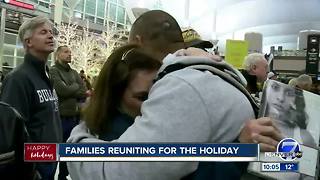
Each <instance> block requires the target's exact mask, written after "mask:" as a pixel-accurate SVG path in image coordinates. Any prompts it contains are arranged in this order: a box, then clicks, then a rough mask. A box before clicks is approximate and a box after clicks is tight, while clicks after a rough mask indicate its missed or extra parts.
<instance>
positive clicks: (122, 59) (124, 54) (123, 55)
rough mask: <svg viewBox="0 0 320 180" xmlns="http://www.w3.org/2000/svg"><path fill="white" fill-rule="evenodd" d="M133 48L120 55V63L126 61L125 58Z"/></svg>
mask: <svg viewBox="0 0 320 180" xmlns="http://www.w3.org/2000/svg"><path fill="white" fill-rule="evenodd" d="M134 49H135V48H131V49H129V50H128V51H126V52H125V53H123V54H122V57H121V61H124V60H125V59H126V57H127V56H128V54H129V53H130V52H131V51H133V50H134Z"/></svg>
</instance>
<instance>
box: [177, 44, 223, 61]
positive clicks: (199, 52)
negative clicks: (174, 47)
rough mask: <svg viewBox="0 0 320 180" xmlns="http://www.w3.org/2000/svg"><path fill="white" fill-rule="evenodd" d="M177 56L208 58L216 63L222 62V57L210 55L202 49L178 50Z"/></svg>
mask: <svg viewBox="0 0 320 180" xmlns="http://www.w3.org/2000/svg"><path fill="white" fill-rule="evenodd" d="M175 54H176V56H201V57H208V58H210V59H212V60H214V61H217V62H220V61H222V58H221V57H220V56H217V55H214V54H211V53H208V52H206V51H204V50H202V49H199V48H194V47H189V48H188V49H181V50H178V51H177V52H176V53H175Z"/></svg>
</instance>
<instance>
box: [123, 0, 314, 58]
mask: <svg viewBox="0 0 320 180" xmlns="http://www.w3.org/2000/svg"><path fill="white" fill-rule="evenodd" d="M159 2H160V4H161V7H162V9H163V10H165V11H167V12H169V13H170V14H172V15H173V16H174V17H175V18H176V19H177V20H178V22H179V24H180V25H181V26H182V27H183V26H184V27H186V26H191V27H193V28H195V29H196V30H197V31H198V32H199V33H200V34H201V35H202V36H203V38H207V39H215V38H217V39H219V44H218V45H219V47H220V48H222V49H223V48H224V46H225V45H224V43H225V40H226V39H243V38H244V33H245V32H260V33H262V34H263V46H264V52H269V47H270V46H271V45H275V46H278V45H281V46H283V49H296V48H297V38H298V33H299V31H301V30H320V11H319V7H320V1H319V0H175V1H172V0H161V1H157V0H154V1H147V0H145V1H143V0H140V1H135V2H133V1H131V0H127V3H128V5H129V6H131V7H137V6H140V7H141V6H142V7H146V8H153V7H152V6H153V5H154V4H155V3H159ZM188 6H189V8H188Z"/></svg>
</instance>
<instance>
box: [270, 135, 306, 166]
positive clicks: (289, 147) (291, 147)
mask: <svg viewBox="0 0 320 180" xmlns="http://www.w3.org/2000/svg"><path fill="white" fill-rule="evenodd" d="M265 157H280V158H281V159H282V160H284V161H294V160H296V159H297V158H301V157H302V152H301V147H300V145H299V143H298V141H296V140H294V139H292V138H285V139H282V140H281V141H280V142H279V144H278V146H277V152H266V153H265Z"/></svg>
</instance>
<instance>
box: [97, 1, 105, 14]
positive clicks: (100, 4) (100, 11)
mask: <svg viewBox="0 0 320 180" xmlns="http://www.w3.org/2000/svg"><path fill="white" fill-rule="evenodd" d="M104 7H105V0H98V9H97V16H100V17H104Z"/></svg>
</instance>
